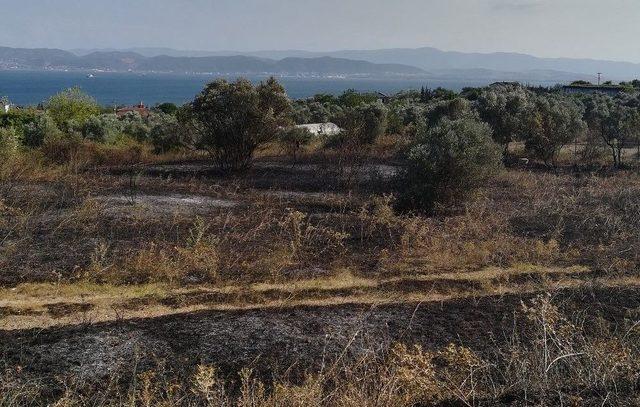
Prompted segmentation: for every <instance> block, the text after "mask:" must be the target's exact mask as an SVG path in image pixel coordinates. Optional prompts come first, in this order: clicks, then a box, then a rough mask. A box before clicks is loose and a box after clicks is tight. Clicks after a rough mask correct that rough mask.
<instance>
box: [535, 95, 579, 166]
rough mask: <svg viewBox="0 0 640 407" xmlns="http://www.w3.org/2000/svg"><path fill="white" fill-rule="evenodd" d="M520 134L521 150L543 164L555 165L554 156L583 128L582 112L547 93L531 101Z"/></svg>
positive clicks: (563, 98)
mask: <svg viewBox="0 0 640 407" xmlns="http://www.w3.org/2000/svg"><path fill="white" fill-rule="evenodd" d="M531 101H532V102H531V108H530V110H529V112H528V113H527V114H526V119H525V121H524V127H523V134H524V135H525V148H526V149H527V151H528V152H530V153H531V154H532V155H533V156H534V157H535V158H538V159H540V160H542V161H543V162H544V163H545V165H549V164H553V165H554V166H555V164H556V159H557V156H558V153H559V152H560V150H562V148H563V147H564V146H566V145H567V144H569V143H570V142H572V141H574V140H575V139H577V138H578V137H579V136H580V135H581V134H582V133H584V131H585V129H586V125H585V123H584V121H583V120H582V109H581V108H580V106H579V105H578V104H576V103H575V102H574V101H573V100H571V99H568V98H566V97H563V96H560V95H555V94H549V95H537V96H534V97H533V98H532V99H531Z"/></svg>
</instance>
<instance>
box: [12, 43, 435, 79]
mask: <svg viewBox="0 0 640 407" xmlns="http://www.w3.org/2000/svg"><path fill="white" fill-rule="evenodd" d="M0 69H34V70H38V69H46V70H54V69H55V70H61V69H73V70H80V69H88V70H105V71H116V72H124V71H137V72H176V73H218V74H278V75H307V76H332V75H350V76H360V75H363V76H389V75H391V76H398V75H403V76H406V75H424V74H425V73H426V72H425V71H424V70H422V69H420V68H416V67H413V66H408V65H402V64H396V63H372V62H367V61H360V60H350V59H345V58H335V57H329V56H320V57H314V58H298V57H288V58H283V59H279V60H276V59H270V58H265V57H258V56H247V55H229V56H227V55H224V56H198V57H193V56H167V55H159V56H151V57H150V56H144V55H141V54H139V53H137V52H133V51H94V52H91V53H89V54H86V55H76V54H74V53H71V52H69V51H63V50H57V49H25V48H6V47H0Z"/></svg>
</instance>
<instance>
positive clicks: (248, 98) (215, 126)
mask: <svg viewBox="0 0 640 407" xmlns="http://www.w3.org/2000/svg"><path fill="white" fill-rule="evenodd" d="M290 111H291V105H290V102H289V99H288V98H287V95H286V93H285V91H284V88H283V87H282V86H281V85H280V84H279V83H278V82H277V81H276V80H275V79H273V78H270V79H269V80H267V81H266V82H262V83H260V84H259V85H257V86H254V85H253V84H252V83H251V82H250V81H248V80H246V79H238V80H237V81H236V82H227V81H226V80H223V79H220V80H216V81H214V82H212V83H209V84H208V85H206V87H205V88H204V90H203V91H202V92H201V93H200V94H199V95H198V96H196V98H195V100H194V101H193V102H192V103H191V104H190V106H189V107H188V109H185V113H186V114H184V115H182V116H181V117H182V120H183V121H184V120H185V119H186V121H187V123H188V124H189V125H190V126H192V128H193V129H194V131H195V138H196V139H195V146H196V147H197V148H201V149H204V150H206V151H208V152H209V154H210V155H211V156H212V157H213V159H214V161H215V162H216V163H217V165H218V166H219V167H220V168H221V169H223V170H232V169H243V168H247V167H248V166H250V164H251V159H252V158H253V154H254V152H255V151H256V149H258V148H259V147H261V146H263V145H265V144H266V143H268V142H271V141H273V140H274V139H275V138H276V136H277V134H278V130H279V128H281V127H283V126H286V125H288V124H289V123H290Z"/></svg>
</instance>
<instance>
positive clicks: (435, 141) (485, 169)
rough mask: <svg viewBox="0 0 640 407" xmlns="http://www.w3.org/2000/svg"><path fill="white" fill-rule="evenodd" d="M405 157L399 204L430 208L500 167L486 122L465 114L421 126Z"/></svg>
mask: <svg viewBox="0 0 640 407" xmlns="http://www.w3.org/2000/svg"><path fill="white" fill-rule="evenodd" d="M406 158H407V166H406V168H405V170H404V171H402V172H401V173H400V174H399V177H400V180H399V181H400V186H401V189H400V197H399V205H400V206H401V207H402V208H403V209H412V210H417V211H421V212H433V211H434V210H435V209H436V208H437V207H438V206H447V205H451V204H453V203H455V202H456V201H458V200H462V199H465V198H466V197H467V196H468V194H469V193H470V192H472V191H473V190H474V189H476V188H478V187H480V186H482V185H483V183H485V182H486V181H487V180H488V179H489V178H490V177H491V176H492V175H493V174H494V173H495V172H496V171H497V170H498V169H499V168H500V166H501V160H502V154H501V152H500V148H499V146H498V145H497V144H496V143H495V142H494V141H493V139H492V137H491V128H490V127H489V125H487V124H486V123H484V122H480V121H478V120H476V119H473V118H470V117H467V118H462V119H457V120H449V119H443V120H442V121H441V122H440V123H439V124H438V125H437V126H436V127H434V128H430V129H428V128H427V127H426V126H423V127H422V128H421V129H420V130H419V132H418V135H417V139H416V141H415V143H414V144H413V146H411V147H410V149H409V151H408V153H407V157H406Z"/></svg>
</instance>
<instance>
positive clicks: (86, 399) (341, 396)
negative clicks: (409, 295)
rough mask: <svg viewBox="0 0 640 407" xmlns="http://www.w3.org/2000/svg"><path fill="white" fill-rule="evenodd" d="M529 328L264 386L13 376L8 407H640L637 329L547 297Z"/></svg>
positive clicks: (149, 377) (234, 379) (119, 375)
mask: <svg viewBox="0 0 640 407" xmlns="http://www.w3.org/2000/svg"><path fill="white" fill-rule="evenodd" d="M516 318H517V320H518V321H519V322H521V323H522V325H521V327H522V328H521V329H517V330H514V331H513V332H505V334H507V335H508V340H507V341H505V342H504V343H503V344H502V345H496V346H495V347H494V348H493V349H492V351H491V352H489V353H484V354H481V353H479V352H476V351H474V350H472V349H470V348H468V347H465V346H462V345H458V344H453V343H452V344H449V345H448V346H445V347H441V348H437V349H425V348H423V347H422V346H419V345H409V344H405V343H394V344H391V345H390V346H389V347H388V348H386V349H384V350H383V351H379V352H368V353H365V354H362V355H360V356H359V357H357V358H355V359H349V360H346V359H343V355H344V353H345V352H346V351H347V349H348V347H349V346H350V345H349V344H348V345H347V347H346V348H345V350H344V351H343V353H341V354H340V355H338V356H337V357H336V358H334V359H332V360H327V361H326V364H324V365H323V366H322V368H321V369H320V370H319V371H317V372H315V373H307V374H306V375H303V376H300V377H298V378H291V377H287V376H286V375H285V376H282V377H278V378H275V379H272V380H265V379H264V378H261V377H259V376H257V375H256V374H255V373H254V371H253V369H252V368H249V367H248V368H245V369H243V370H241V371H239V372H237V374H232V375H228V373H226V372H224V371H221V370H219V369H218V368H216V367H215V366H212V365H206V364H199V365H197V366H194V367H193V368H191V369H185V370H187V372H184V373H185V374H178V372H176V371H175V370H174V369H172V367H171V366H169V365H167V364H165V363H163V362H162V361H157V363H156V365H155V366H154V367H152V368H146V369H144V368H139V367H137V364H136V361H131V364H130V365H129V366H128V367H127V370H123V371H117V372H112V373H111V375H110V376H109V377H108V378H107V379H106V380H101V381H99V382H91V381H83V380H82V379H80V378H78V377H58V378H57V379H56V381H57V384H55V385H53V386H52V387H47V386H46V384H45V383H46V381H41V380H37V379H33V378H31V379H28V378H27V377H24V375H22V374H21V373H20V371H19V370H11V369H9V370H5V372H4V374H3V376H2V379H1V380H0V383H1V384H0V405H2V406H16V405H25V404H29V403H31V402H34V401H44V400H47V402H51V403H55V405H63V406H67V405H88V404H91V405H99V406H120V405H136V406H152V405H166V406H183V405H185V406H186V405H202V406H224V405H228V406H231V405H235V406H256V407H258V406H334V405H339V406H392V405H393V406H415V405H462V406H481V405H487V406H488V405H512V404H517V405H635V403H637V402H638V401H639V400H638V399H637V391H638V379H639V378H640V370H639V369H638V366H640V364H639V363H638V361H639V360H640V348H639V347H638V343H640V342H639V341H638V340H639V339H640V338H639V337H638V333H639V332H640V331H639V330H638V323H637V322H635V321H634V320H628V321H625V322H624V324H623V325H622V326H617V327H616V326H614V325H612V324H611V323H610V322H608V321H607V320H605V319H604V318H602V317H600V316H598V315H590V316H585V315H583V314H582V313H576V314H565V313H563V312H561V311H560V306H559V304H557V303H556V302H555V301H554V300H553V299H552V298H551V297H550V296H548V295H540V296H538V297H535V298H534V299H533V300H531V301H528V302H527V303H525V304H523V305H522V306H521V308H520V309H519V310H518V313H517V317H516Z"/></svg>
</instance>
